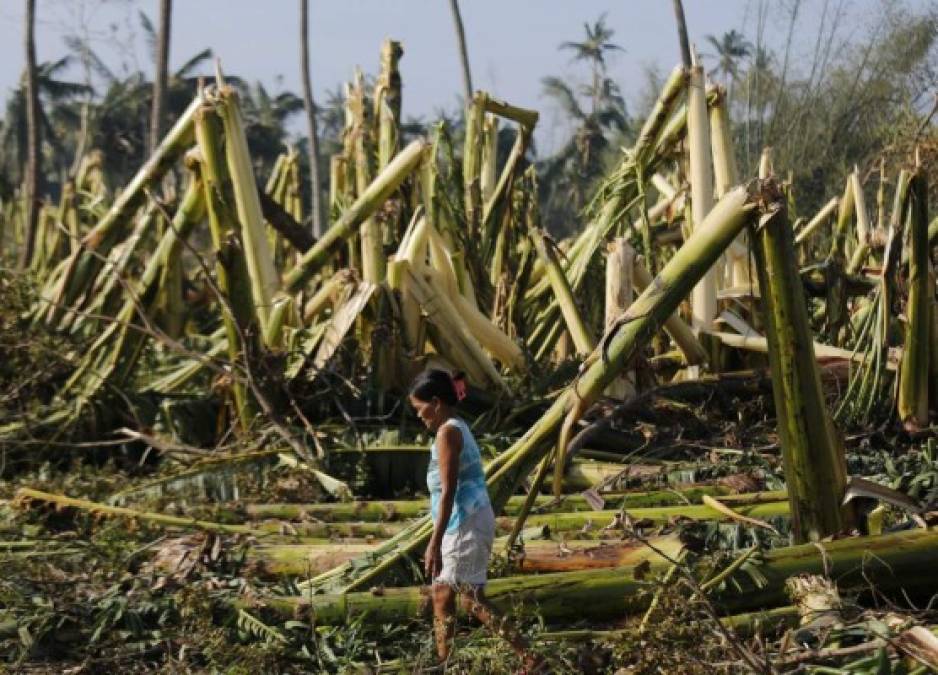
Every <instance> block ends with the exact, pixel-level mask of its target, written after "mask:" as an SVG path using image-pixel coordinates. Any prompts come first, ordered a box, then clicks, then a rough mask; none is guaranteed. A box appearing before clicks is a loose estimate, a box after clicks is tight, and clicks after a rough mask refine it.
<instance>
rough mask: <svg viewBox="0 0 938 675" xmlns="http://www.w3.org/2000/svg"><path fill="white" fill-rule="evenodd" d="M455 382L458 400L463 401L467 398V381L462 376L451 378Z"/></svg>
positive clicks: (454, 386) (454, 389)
mask: <svg viewBox="0 0 938 675" xmlns="http://www.w3.org/2000/svg"><path fill="white" fill-rule="evenodd" d="M450 379H451V380H452V382H453V391H454V392H456V400H457V401H461V400H463V399H464V398H466V380H465V378H463V377H462V376H461V375H457V376H455V377H450Z"/></svg>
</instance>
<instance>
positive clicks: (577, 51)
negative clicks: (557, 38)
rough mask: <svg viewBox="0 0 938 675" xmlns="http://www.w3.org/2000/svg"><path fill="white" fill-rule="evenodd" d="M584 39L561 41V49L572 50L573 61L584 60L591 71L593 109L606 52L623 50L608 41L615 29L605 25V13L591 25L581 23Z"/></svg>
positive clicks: (596, 104)
mask: <svg viewBox="0 0 938 675" xmlns="http://www.w3.org/2000/svg"><path fill="white" fill-rule="evenodd" d="M583 29H584V31H585V32H586V39H585V40H583V42H563V43H561V45H560V48H561V49H569V50H570V51H572V52H573V60H574V61H586V62H587V63H589V64H590V67H591V68H592V71H593V87H592V91H593V110H595V109H596V107H597V106H598V104H599V100H598V94H599V91H600V89H601V88H602V83H601V82H600V80H601V79H602V76H603V73H605V71H606V54H609V53H611V52H616V51H620V52H621V51H625V50H624V49H623V48H622V47H620V46H619V45H617V44H615V43H613V42H610V40H611V39H612V36H613V35H614V34H615V31H614V30H612V29H611V28H609V26H607V25H606V15H605V14H603V15H602V16H600V17H599V18H598V19H597V20H596V22H595V23H594V24H593V25H590V24H588V23H585V24H583Z"/></svg>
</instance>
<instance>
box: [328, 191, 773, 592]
mask: <svg viewBox="0 0 938 675" xmlns="http://www.w3.org/2000/svg"><path fill="white" fill-rule="evenodd" d="M760 188H761V186H758V185H757V184H753V185H752V186H750V187H748V188H746V187H738V188H735V189H734V190H731V191H730V192H728V193H727V194H726V195H725V196H724V197H723V199H722V200H720V202H719V204H717V206H716V207H714V209H713V210H712V211H711V212H710V214H709V215H708V217H707V218H706V219H705V220H704V222H702V223H700V226H699V227H698V228H697V229H696V230H695V232H694V234H693V235H692V237H691V238H690V239H689V240H688V241H687V242H686V243H685V244H684V246H682V247H681V248H680V249H679V250H678V251H677V252H676V253H675V255H674V257H673V258H671V260H670V261H669V262H668V264H667V265H666V266H665V267H664V269H663V270H662V271H661V273H660V274H659V275H658V277H657V278H656V279H655V281H654V283H653V284H652V285H651V286H649V287H648V288H647V289H646V290H645V292H643V293H642V295H641V296H639V298H638V299H637V300H636V301H635V302H634V303H633V304H632V305H631V307H629V309H628V311H627V312H626V313H625V314H624V315H623V316H622V317H621V318H620V319H619V320H618V321H617V322H616V323H615V324H614V325H613V326H611V327H610V329H609V330H608V331H607V333H606V335H605V336H604V338H603V341H602V343H601V345H600V347H599V348H597V350H596V351H595V352H594V353H593V354H591V355H590V357H589V358H588V359H587V360H586V363H585V364H584V366H585V368H584V370H583V372H582V374H581V375H580V376H579V377H578V378H577V379H576V380H575V381H574V383H573V384H572V385H571V386H570V387H568V388H567V389H566V391H565V392H564V393H563V394H561V396H559V397H558V399H557V400H556V402H555V403H554V404H553V405H552V406H551V407H550V409H549V410H548V411H547V412H546V413H545V414H544V415H543V416H542V417H541V419H540V420H539V421H538V422H537V423H536V424H535V425H534V426H533V427H532V428H531V429H529V430H528V432H527V433H526V434H525V435H524V437H523V438H522V439H520V440H519V441H518V442H517V443H515V444H514V445H513V446H512V447H511V448H509V449H508V450H506V451H505V452H504V453H502V454H501V455H500V456H499V457H498V458H496V459H495V460H494V461H493V462H492V463H490V464H489V465H488V466H487V467H486V476H487V481H488V485H489V490H490V492H491V493H493V497H494V500H493V501H494V505H495V507H496V509H497V510H500V509H501V506H502V505H503V504H504V503H505V502H506V501H507V500H508V498H509V497H510V496H511V493H512V492H514V490H515V486H516V485H517V483H518V482H519V481H520V480H521V479H522V477H524V476H526V475H527V474H528V473H529V472H530V471H531V469H532V468H533V467H534V465H536V464H537V463H538V462H540V461H541V460H542V459H543V457H544V455H545V454H547V452H548V451H549V450H550V448H551V446H552V444H553V443H555V442H556V438H557V434H558V432H559V430H560V426H561V424H562V423H563V420H564V418H566V417H567V415H568V414H570V412H571V411H574V410H582V408H583V406H584V404H587V405H588V404H589V403H590V402H591V401H592V400H595V398H596V397H598V396H599V395H600V394H601V392H602V391H603V390H605V388H606V387H607V386H608V385H609V384H610V383H611V382H612V381H613V380H614V379H615V377H616V376H617V375H618V374H619V372H620V371H621V370H622V369H623V368H625V366H626V365H627V363H628V361H630V360H631V358H633V357H634V355H635V354H636V353H637V351H638V349H639V348H640V347H641V346H642V345H643V344H645V343H646V342H647V341H648V340H650V339H651V338H652V337H653V336H654V335H655V333H656V332H657V331H658V329H659V328H660V327H661V326H662V325H663V324H664V322H665V321H666V320H667V318H668V317H669V316H670V315H671V313H672V312H673V311H674V310H675V308H676V307H677V305H678V303H679V302H680V301H681V299H682V298H683V297H684V296H685V295H686V294H687V293H688V292H689V290H690V288H691V287H693V285H694V284H695V283H696V282H697V280H698V279H699V278H700V276H702V275H703V274H704V272H706V271H707V270H708V269H709V268H710V266H711V265H712V264H713V262H714V261H715V260H716V259H717V257H718V256H719V255H720V253H721V252H722V251H723V250H724V249H725V248H726V246H727V245H728V244H729V242H730V241H732V240H733V239H734V238H735V237H736V235H737V234H738V233H739V232H740V231H741V230H742V228H743V227H744V226H745V224H746V223H747V222H748V220H749V219H750V217H751V216H752V214H753V213H754V211H755V210H756V208H757V203H758V202H757V199H758V198H759V196H760V195H761V192H760ZM431 530H432V523H431V522H430V519H429V517H425V518H423V519H421V520H420V521H418V522H417V523H415V524H414V525H413V526H412V527H410V528H408V529H407V530H405V531H404V532H402V533H401V534H400V535H398V536H397V537H395V538H393V539H391V540H390V541H389V542H388V543H387V544H386V545H385V547H383V548H382V549H381V550H380V551H378V552H376V554H375V556H374V557H371V558H370V559H366V560H364V561H363V562H362V564H359V565H358V566H357V567H356V566H355V564H354V563H350V564H346V565H342V566H339V567H337V568H336V569H335V570H333V571H331V572H329V573H326V574H324V575H320V576H318V577H316V578H315V579H313V580H311V584H312V585H317V586H325V585H330V584H334V583H336V582H338V583H342V580H343V579H345V583H344V590H345V591H349V590H353V589H354V588H357V587H359V586H360V585H361V584H364V583H367V582H368V581H370V580H371V579H373V578H375V577H377V576H379V575H380V574H381V573H382V572H384V571H385V570H387V569H388V568H390V567H391V566H393V565H395V564H396V563H397V562H398V561H399V560H401V559H402V558H403V557H404V556H406V555H409V554H411V553H413V552H415V551H416V550H417V549H418V548H419V547H420V546H421V545H422V544H424V543H425V542H426V540H427V539H428V538H429V536H430V533H431Z"/></svg>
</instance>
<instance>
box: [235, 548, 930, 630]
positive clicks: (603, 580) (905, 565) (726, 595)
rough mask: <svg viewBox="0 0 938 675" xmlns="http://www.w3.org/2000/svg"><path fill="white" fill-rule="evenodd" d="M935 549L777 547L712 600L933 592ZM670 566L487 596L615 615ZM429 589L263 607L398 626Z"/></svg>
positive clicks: (321, 620)
mask: <svg viewBox="0 0 938 675" xmlns="http://www.w3.org/2000/svg"><path fill="white" fill-rule="evenodd" d="M935 546H938V533H936V532H934V531H932V530H917V531H911V532H899V533H896V534H888V535H881V536H876V537H851V538H848V539H840V540H837V541H833V542H824V543H817V544H814V543H812V544H802V545H799V546H791V547H786V548H778V549H774V550H772V551H766V552H764V553H761V554H759V556H758V559H752V558H750V559H749V560H747V562H748V563H749V565H743V566H741V567H740V568H739V569H737V570H736V571H735V572H733V573H732V575H731V579H732V581H733V583H725V584H723V588H722V589H721V590H718V591H716V592H715V593H713V595H712V596H711V600H712V601H713V602H714V604H715V605H716V606H717V607H718V608H719V609H720V610H722V611H725V612H729V613H736V612H743V611H749V610H755V609H759V608H771V607H777V606H781V605H784V604H787V602H788V596H787V592H786V589H785V582H786V580H787V579H789V578H790V577H792V576H795V575H798V574H819V575H828V576H829V577H830V578H831V579H832V580H833V581H834V582H835V583H836V585H837V587H838V588H839V589H841V591H845V590H847V589H851V588H856V587H866V586H867V585H868V584H869V583H874V584H875V585H876V587H877V588H878V589H879V590H880V591H883V592H891V591H896V592H900V591H906V592H909V593H919V592H928V591H934V590H935V588H936V582H935V580H934V578H933V575H932V573H931V572H932V568H933V566H934V554H933V553H934V549H935ZM670 566H671V563H670V562H669V561H660V562H654V563H652V564H651V566H650V569H649V568H648V567H647V566H646V565H639V566H636V567H620V568H613V569H608V570H587V571H581V572H564V573H557V574H541V575H536V576H527V577H509V578H505V579H494V580H492V581H491V582H489V584H488V587H487V588H486V595H487V596H488V598H489V599H490V600H491V601H492V603H493V604H494V605H495V606H496V607H497V608H498V609H499V610H501V611H503V612H507V611H511V610H512V609H513V608H517V607H518V606H519V605H521V606H524V607H526V608H527V609H530V610H532V611H537V612H538V615H539V616H541V617H543V618H544V619H546V620H548V621H556V620H562V619H584V618H590V619H611V618H620V617H622V616H624V615H628V614H634V613H636V612H640V611H642V610H643V609H645V608H646V607H647V606H648V603H649V602H650V600H651V594H650V593H648V591H649V590H652V589H654V588H655V585H656V581H655V579H656V577H657V576H660V575H662V574H664V572H665V571H666V570H667V569H668V568H669V567H670ZM428 594H429V588H428V587H416V586H415V587H407V588H381V589H376V590H374V591H372V592H361V593H341V594H332V595H306V596H301V597H272V598H265V599H264V600H263V603H262V604H263V605H264V606H265V607H266V608H267V609H269V610H271V611H273V612H276V613H279V614H281V615H283V616H287V617H297V616H306V617H309V618H310V619H311V620H313V621H314V622H315V623H316V624H318V625H336V624H342V623H344V622H346V621H348V620H349V619H351V618H353V617H356V616H358V615H360V614H366V615H367V620H368V621H369V622H372V623H396V622H400V621H406V620H409V619H416V618H419V617H421V616H423V615H425V613H426V612H427V611H428V609H429V605H428V602H429V595H428ZM252 602H254V603H255V604H256V602H257V601H252ZM240 604H241V605H244V604H245V603H244V602H242V603H240ZM236 606H238V605H237V603H236Z"/></svg>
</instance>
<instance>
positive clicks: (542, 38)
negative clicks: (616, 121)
mask: <svg viewBox="0 0 938 675" xmlns="http://www.w3.org/2000/svg"><path fill="white" fill-rule="evenodd" d="M763 1H764V2H767V6H768V7H769V8H770V12H771V14H770V16H769V21H768V25H769V28H770V29H771V28H772V26H773V25H774V26H775V27H776V33H775V34H774V35H771V36H770V37H769V41H770V43H771V42H772V41H774V42H775V44H780V43H781V41H783V40H784V31H782V30H780V29H783V28H786V27H787V24H786V23H785V18H784V17H785V12H786V11H787V10H788V8H789V7H790V6H791V5H792V4H793V3H794V2H795V0H763ZM825 1H827V2H829V3H830V5H832V6H835V7H841V6H842V7H843V9H844V12H845V15H844V29H843V31H842V32H843V36H844V37H846V36H847V35H849V33H850V32H851V31H852V30H853V29H854V27H857V26H861V25H862V24H863V22H864V21H865V20H867V17H868V16H869V14H870V9H871V8H874V7H875V6H876V5H877V4H879V3H881V2H884V1H885V0H803V1H802V3H801V7H802V9H801V14H800V19H799V22H798V31H797V33H798V34H799V35H804V36H807V37H805V38H803V39H804V41H805V43H804V45H801V46H802V47H803V48H804V50H808V49H810V48H811V47H813V44H810V42H811V41H813V38H814V37H815V33H814V31H815V30H816V25H817V21H818V16H819V13H820V10H821V7H822V6H823V3H824V2H825ZM684 2H685V7H686V12H687V21H688V26H689V31H690V35H691V40H692V41H694V42H695V43H697V44H698V46H699V50H700V51H701V52H704V53H705V54H706V53H707V52H708V51H709V48H708V45H706V43H705V42H704V37H703V36H705V35H707V34H716V35H720V34H722V33H724V32H726V31H728V30H730V29H734V28H735V29H737V30H741V31H743V32H744V33H746V34H747V35H749V36H754V35H755V29H756V15H757V13H758V7H759V5H760V0H684ZM910 2H911V4H913V5H918V4H922V3H923V2H924V0H910ZM460 4H461V8H462V13H463V21H464V24H465V29H466V34H467V41H468V44H469V58H470V62H471V66H472V73H473V80H474V85H475V87H476V88H477V89H480V88H481V89H485V90H487V91H489V92H491V93H493V94H494V95H495V96H497V97H499V98H505V99H508V100H509V101H510V102H512V103H515V104H517V105H521V106H525V107H532V108H536V109H538V110H540V111H541V122H540V124H539V129H538V131H537V134H536V141H537V143H538V146H539V149H540V153H541V154H544V153H545V152H549V151H550V150H551V149H552V148H555V147H556V146H557V145H559V144H560V143H562V142H563V140H564V139H565V137H566V135H567V133H568V132H569V130H568V129H567V127H566V125H565V124H564V122H563V120H562V119H561V116H560V115H559V114H558V111H557V110H556V109H555V108H554V107H553V105H552V104H551V103H550V102H549V101H548V100H547V99H545V98H544V97H543V96H542V94H541V83H540V80H541V78H542V77H544V76H545V75H559V76H561V77H563V78H564V79H566V80H568V81H571V82H578V81H585V78H586V69H585V67H584V66H583V65H581V64H575V63H572V62H571V60H570V54H569V52H562V51H559V50H558V49H557V47H558V45H559V44H560V43H561V42H563V41H565V40H578V39H580V38H581V36H582V35H583V24H584V22H587V21H590V22H591V21H593V20H595V19H596V18H597V17H599V16H600V15H601V14H604V13H605V14H606V15H607V24H608V25H609V26H610V27H612V28H613V29H614V30H615V32H616V34H615V37H614V41H615V42H617V43H618V44H620V45H622V46H623V47H624V49H625V51H624V52H622V53H619V54H616V55H614V56H613V57H612V58H611V60H610V64H609V70H610V74H611V76H612V77H614V78H615V79H616V81H617V82H618V83H619V84H620V86H621V87H622V89H623V92H624V93H625V95H626V99H627V100H628V101H630V102H634V101H635V100H636V98H637V96H638V92H639V91H640V90H641V89H642V87H643V85H644V82H645V77H644V72H645V70H646V69H647V67H648V66H649V65H657V66H658V67H659V68H661V70H662V71H663V72H667V71H668V70H670V68H671V67H672V66H673V65H674V64H675V63H677V61H678V59H679V53H678V47H677V38H676V33H675V29H674V18H673V14H672V4H671V0H618V1H617V2H609V1H608V0H606V1H598V0H501V1H496V0H461V3H460ZM37 5H38V13H37V35H36V41H37V50H38V57H39V60H40V61H44V60H52V59H56V58H59V57H61V56H63V55H65V54H66V53H68V49H67V48H66V46H65V44H64V42H63V37H64V36H65V35H67V34H69V33H78V32H81V31H85V32H86V33H87V34H88V35H89V36H90V37H91V39H92V41H93V43H94V44H95V45H96V47H95V48H96V51H97V52H98V53H99V55H100V56H101V57H102V58H103V59H104V60H105V61H106V63H108V65H109V66H110V67H111V68H112V70H114V71H115V72H118V73H120V72H121V71H122V70H123V69H129V70H135V69H137V68H138V67H139V68H142V69H144V70H145V71H147V72H150V71H151V70H152V63H151V60H150V58H149V55H148V54H147V47H146V43H145V40H144V34H143V31H142V30H141V28H140V22H139V19H138V12H139V11H141V10H142V11H144V12H146V13H147V14H149V15H150V16H151V17H152V18H154V19H155V15H156V12H157V6H158V3H157V1H156V0H37ZM174 5H175V7H174V13H173V43H172V46H171V51H170V62H171V67H175V66H178V65H179V64H181V63H182V62H184V61H185V60H186V59H188V58H189V57H190V56H192V55H193V54H195V53H196V52H198V51H200V50H201V49H204V48H205V47H211V48H212V49H213V50H214V52H215V54H216V55H217V56H218V57H220V58H221V60H222V65H223V67H224V69H225V71H226V72H230V73H237V74H238V75H240V76H242V77H245V78H247V79H249V80H251V81H253V80H260V81H262V82H263V83H264V84H265V85H266V86H267V87H268V89H270V90H272V91H277V90H279V89H290V90H293V91H296V92H297V93H299V91H300V85H299V73H300V70H299V56H298V35H299V29H298V26H297V21H298V13H299V10H298V7H299V3H298V1H297V0H175V2H174ZM24 6H25V0H3V2H0V101H2V100H5V98H6V96H7V93H8V91H9V89H10V88H11V87H13V86H14V85H15V83H16V81H17V78H18V77H19V73H20V72H21V69H22V66H23V47H22V27H23V12H24V9H23V8H24ZM310 13H311V22H310V40H311V62H312V69H313V81H314V85H313V86H314V96H316V97H319V98H321V97H323V96H324V94H325V91H326V90H327V89H328V90H332V89H334V88H335V87H336V85H338V84H339V83H340V82H342V81H344V80H347V79H348V78H349V77H350V76H351V74H352V72H353V69H354V68H355V66H356V65H360V66H361V67H362V68H363V69H364V70H365V71H366V72H374V71H375V70H376V68H377V61H378V49H379V46H380V44H381V41H382V40H383V39H384V38H386V37H392V38H395V39H398V40H400V41H401V42H402V43H403V45H404V58H403V59H402V61H401V72H402V76H403V81H404V116H405V117H407V116H423V117H431V116H432V115H433V113H434V111H435V110H437V109H440V108H446V109H452V108H453V107H454V106H455V104H456V101H457V97H458V96H459V94H460V92H461V91H462V83H461V76H460V70H459V61H458V55H457V51H456V48H455V45H454V42H453V26H452V20H451V16H450V13H449V3H448V2H447V0H311V1H310ZM779 33H781V34H779ZM809 38H810V40H809ZM72 76H73V78H74V79H81V77H82V73H81V71H80V69H78V68H76V69H74V70H73V71H72ZM295 128H296V129H297V130H301V129H302V125H301V124H299V121H297V122H296V125H295Z"/></svg>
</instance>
